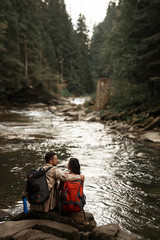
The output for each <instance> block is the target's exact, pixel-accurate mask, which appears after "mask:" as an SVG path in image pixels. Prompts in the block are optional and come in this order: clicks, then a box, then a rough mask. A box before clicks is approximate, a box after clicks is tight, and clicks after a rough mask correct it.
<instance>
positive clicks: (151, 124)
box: [144, 116, 160, 130]
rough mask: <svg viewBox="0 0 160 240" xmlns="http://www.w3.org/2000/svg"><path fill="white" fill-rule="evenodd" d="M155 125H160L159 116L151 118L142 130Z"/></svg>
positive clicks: (149, 128)
mask: <svg viewBox="0 0 160 240" xmlns="http://www.w3.org/2000/svg"><path fill="white" fill-rule="evenodd" d="M157 125H160V117H159V116H158V117H156V118H155V119H153V121H152V122H151V123H149V124H148V125H147V126H145V127H144V130H151V129H153V128H154V127H156V126H157Z"/></svg>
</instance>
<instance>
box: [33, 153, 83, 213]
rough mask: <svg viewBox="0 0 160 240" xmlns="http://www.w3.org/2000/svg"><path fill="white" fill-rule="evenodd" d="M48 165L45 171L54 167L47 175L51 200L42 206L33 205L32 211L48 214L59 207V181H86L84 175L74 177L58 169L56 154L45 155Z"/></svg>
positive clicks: (45, 166)
mask: <svg viewBox="0 0 160 240" xmlns="http://www.w3.org/2000/svg"><path fill="white" fill-rule="evenodd" d="M45 160H46V164H45V165H44V166H43V168H44V169H47V168H48V167H52V168H51V169H50V170H49V171H48V172H47V173H46V179H47V183H48V188H49V191H51V192H50V196H49V199H48V200H47V201H46V202H45V203H44V204H41V205H31V209H32V210H35V211H40V212H48V211H50V210H53V209H54V208H55V207H56V206H58V192H57V180H60V181H64V182H65V181H72V180H73V181H74V180H81V181H84V179H85V177H84V175H74V174H65V173H63V172H62V171H61V170H60V169H58V168H57V167H56V165H57V163H58V158H57V155H56V153H55V152H48V153H46V155H45Z"/></svg>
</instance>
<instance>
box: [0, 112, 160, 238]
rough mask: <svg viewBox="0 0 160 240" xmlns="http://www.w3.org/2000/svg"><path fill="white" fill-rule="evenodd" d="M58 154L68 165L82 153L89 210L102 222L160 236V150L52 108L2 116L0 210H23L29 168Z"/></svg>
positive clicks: (62, 163)
mask: <svg viewBox="0 0 160 240" xmlns="http://www.w3.org/2000/svg"><path fill="white" fill-rule="evenodd" d="M50 150H54V151H56V152H57V154H58V158H59V162H58V166H59V167H60V168H62V169H63V170H65V169H66V168H67V162H68V159H69V158H70V157H76V158H78V159H79V161H80V164H81V170H82V173H83V174H84V175H85V176H86V180H85V189H84V192H85V195H86V196H87V204H86V205H85V211H89V212H91V213H93V215H94V217H95V220H96V222H97V224H98V225H102V224H103V225H104V224H109V223H117V224H119V225H120V226H121V227H122V228H123V229H124V230H126V231H129V232H131V233H134V234H137V235H138V236H139V237H140V238H141V239H145V240H158V239H160V149H159V147H158V146H157V145H155V144H151V143H140V142H134V141H133V140H130V139H127V138H124V137H123V136H122V135H121V134H120V133H118V132H115V131H114V130H112V129H110V127H109V126H107V125H104V124H102V123H98V122H85V121H72V122H71V121H70V122H69V121H64V117H63V116H58V115H55V114H53V113H51V112H49V111H48V110H45V111H38V110H34V111H33V110H26V109H11V110H10V111H9V114H4V115H0V186H1V191H0V209H3V210H6V211H8V212H10V213H11V214H17V213H19V212H21V211H22V210H23V206H22V200H21V197H22V195H23V194H24V193H25V179H26V173H27V172H28V171H29V170H30V169H32V168H37V167H38V166H41V165H42V164H43V163H44V155H45V153H46V152H47V151H50Z"/></svg>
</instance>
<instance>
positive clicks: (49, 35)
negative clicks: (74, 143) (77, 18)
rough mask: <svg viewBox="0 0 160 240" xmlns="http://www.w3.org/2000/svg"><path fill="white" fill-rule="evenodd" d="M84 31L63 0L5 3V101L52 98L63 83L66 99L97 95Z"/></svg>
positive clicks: (0, 72)
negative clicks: (86, 94)
mask: <svg viewBox="0 0 160 240" xmlns="http://www.w3.org/2000/svg"><path fill="white" fill-rule="evenodd" d="M82 25H83V24H82V23H80V25H79V26H78V28H79V27H81V26H82ZM83 27H84V29H83V34H82V35H81V36H80V35H79V33H80V32H79V33H78V32H77V31H75V30H74V29H73V26H72V23H71V19H70V17H69V16H68V14H67V12H66V7H65V3H64V0H44V1H42V0H34V1H32V0H27V1H26V0H5V1H4V0H1V1H0V84H1V89H0V93H1V95H0V100H1V101H4V100H6V101H7V100H15V101H16V100H18V99H19V98H20V97H22V95H23V99H24V101H25V99H27V98H29V99H32V100H33V101H38V100H39V99H42V100H43V99H44V100H46V99H50V98H52V97H53V96H55V94H61V91H60V90H59V84H61V85H63V84H65V87H67V89H64V88H63V89H64V90H63V91H64V93H63V94H65V95H67V94H69V93H71V94H75V95H80V94H82V93H86V92H91V91H93V90H94V86H93V85H94V84H95V83H94V81H93V79H92V78H94V75H93V74H92V73H91V70H90V69H89V68H90V66H91V63H90V59H89V50H88V49H89V45H88V44H86V41H88V37H87V31H86V33H85V24H84V25H83ZM82 36H83V37H84V36H85V40H84V39H83V41H82V42H81V46H80V45H79V40H80V38H82ZM92 70H93V69H92ZM13 98H14V99H13ZM16 98H17V99H16Z"/></svg>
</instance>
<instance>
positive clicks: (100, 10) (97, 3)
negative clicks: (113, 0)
mask: <svg viewBox="0 0 160 240" xmlns="http://www.w3.org/2000/svg"><path fill="white" fill-rule="evenodd" d="M109 2H110V0H65V4H66V10H67V12H68V14H69V15H70V16H71V18H72V23H73V26H74V27H76V25H77V19H78V17H79V14H80V13H81V14H83V15H84V16H85V17H86V25H87V27H88V29H89V31H90V35H91V34H92V29H93V26H94V24H96V25H97V24H98V23H99V22H102V21H103V20H104V18H105V16H106V11H107V8H108V4H109Z"/></svg>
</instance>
